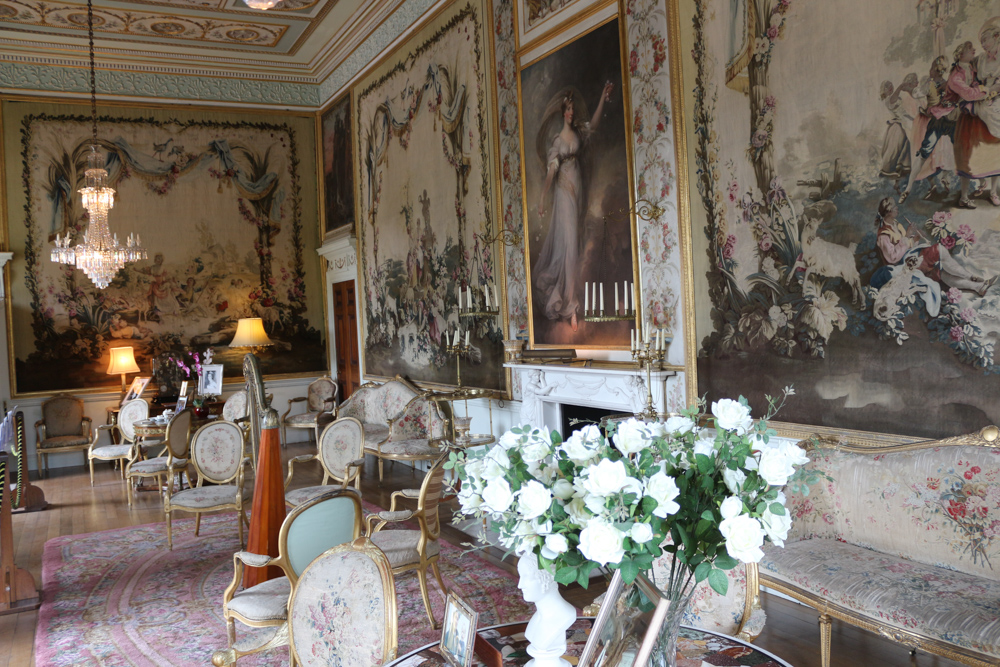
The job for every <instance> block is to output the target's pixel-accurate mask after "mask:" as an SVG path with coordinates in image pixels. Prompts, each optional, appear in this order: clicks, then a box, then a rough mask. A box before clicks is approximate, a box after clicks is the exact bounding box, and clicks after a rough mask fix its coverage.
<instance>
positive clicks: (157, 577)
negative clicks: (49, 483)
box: [35, 503, 534, 667]
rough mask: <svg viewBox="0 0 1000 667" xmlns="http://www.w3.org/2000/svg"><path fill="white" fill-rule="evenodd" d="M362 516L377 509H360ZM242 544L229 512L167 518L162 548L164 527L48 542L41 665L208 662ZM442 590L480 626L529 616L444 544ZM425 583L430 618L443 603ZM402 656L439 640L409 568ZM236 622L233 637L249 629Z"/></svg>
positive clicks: (501, 586) (271, 661) (403, 579)
mask: <svg viewBox="0 0 1000 667" xmlns="http://www.w3.org/2000/svg"><path fill="white" fill-rule="evenodd" d="M365 509H366V510H372V509H374V507H373V506H371V505H368V504H367V503H365ZM238 548H239V539H238V537H237V534H236V523H235V519H234V517H233V515H232V514H222V515H215V516H210V517H205V518H203V519H202V522H201V535H200V536H198V537H195V535H194V519H193V518H192V519H182V520H179V521H176V520H175V521H174V550H173V551H167V537H166V526H165V524H164V523H163V522H160V523H155V524H146V525H142V526H135V527H131V528H119V529H116V530H108V531H103V532H99V533H88V534H84V535H69V536H65V537H57V538H55V539H52V540H49V541H48V542H46V543H45V552H44V554H43V557H42V558H43V561H42V607H41V609H40V610H39V614H38V627H37V630H36V631H35V664H36V665H37V666H38V667H62V666H68V665H74V666H81V665H95V666H96V665H100V666H101V667H119V666H120V667H154V666H155V667H168V666H177V667H181V666H184V667H187V666H189V665H210V664H211V660H212V653H213V652H214V651H215V650H217V649H221V648H225V647H226V624H225V622H224V621H223V619H222V593H223V591H224V590H225V589H226V586H228V585H229V582H230V581H232V577H233V552H234V551H236V550H237V549H238ZM440 565H441V574H442V576H443V577H444V580H445V584H446V585H447V586H448V587H449V588H451V589H453V590H454V591H455V592H456V594H457V595H459V597H461V598H462V599H464V600H466V601H467V602H468V603H469V604H471V605H472V607H473V608H475V609H477V610H478V611H479V614H480V616H479V622H480V624H481V625H493V624H495V623H506V622H510V621H519V620H527V619H528V618H529V617H530V616H531V613H532V612H533V611H534V609H533V607H532V606H531V605H528V604H527V603H525V602H524V601H523V599H522V598H521V594H520V593H521V592H520V591H519V590H518V589H517V578H516V576H515V575H512V574H510V573H508V572H506V571H504V570H501V569H500V568H497V567H495V566H493V565H491V564H489V563H487V562H486V561H484V560H482V559H481V558H479V557H478V556H476V555H474V554H468V553H466V554H463V553H462V550H461V549H459V548H457V547H454V546H452V545H450V544H448V543H446V542H444V541H443V540H442V542H441V561H440ZM428 578H429V580H430V582H429V584H430V596H431V604H432V606H433V607H434V615H435V617H436V618H437V620H438V622H441V620H442V619H443V615H444V601H443V599H442V596H441V592H440V587H439V586H438V585H437V582H436V581H434V577H433V575H431V576H429V577H428ZM396 599H397V606H398V610H399V652H398V653H399V655H402V654H404V653H407V652H408V651H412V650H413V649H415V648H419V647H421V646H423V645H425V644H428V643H430V642H433V641H437V640H439V639H440V638H441V631H440V630H432V629H431V627H430V623H429V622H428V620H427V614H426V612H425V611H424V604H423V601H422V599H421V597H420V585H419V583H418V581H417V576H416V573H415V572H409V573H406V574H402V575H400V576H398V577H396ZM248 631H249V629H248V628H246V626H242V625H240V624H239V623H237V624H236V633H237V637H239V636H241V633H245V632H248ZM287 664H288V649H287V648H279V649H274V650H272V651H270V652H267V653H262V654H258V655H255V656H250V657H248V658H243V659H241V660H240V661H239V662H238V663H237V665H240V666H242V667H252V666H267V667H271V666H272V665H274V666H278V665H287Z"/></svg>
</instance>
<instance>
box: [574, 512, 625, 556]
mask: <svg viewBox="0 0 1000 667" xmlns="http://www.w3.org/2000/svg"><path fill="white" fill-rule="evenodd" d="M624 538H625V533H623V532H622V531H620V530H618V529H617V528H615V527H614V525H613V524H611V523H608V522H607V521H604V520H603V519H591V520H590V523H588V524H587V527H586V528H584V529H583V530H582V531H580V547H579V548H580V553H582V554H583V556H584V558H586V559H587V560H592V561H594V562H595V563H597V564H598V565H607V564H608V563H620V562H621V560H622V557H623V556H624V555H625V549H623V548H622V543H623V540H624Z"/></svg>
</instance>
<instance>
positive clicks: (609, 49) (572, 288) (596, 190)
mask: <svg viewBox="0 0 1000 667" xmlns="http://www.w3.org/2000/svg"><path fill="white" fill-rule="evenodd" d="M520 77H521V117H520V125H521V137H522V141H521V151H522V156H521V157H522V160H521V164H522V169H523V172H522V173H523V175H524V195H525V196H524V219H525V221H526V223H527V224H526V232H525V234H526V242H525V249H526V254H527V258H528V279H529V284H530V301H529V313H530V330H531V332H530V333H531V344H532V345H533V346H552V345H556V346H574V347H577V348H608V347H619V348H626V347H628V345H629V331H631V329H632V327H633V326H634V323H633V322H632V321H631V320H623V321H617V322H586V321H584V307H585V306H588V305H589V306H590V308H591V309H594V308H595V306H594V303H593V297H594V293H593V289H591V293H590V295H589V297H585V295H584V288H585V285H586V283H590V284H591V285H594V284H598V285H603V286H604V288H603V294H604V308H605V312H606V313H607V314H609V315H610V314H611V313H612V312H613V311H614V307H615V293H616V289H617V291H618V303H619V307H620V308H621V309H622V310H621V311H620V312H624V306H625V284H626V283H629V284H630V285H635V284H636V282H637V281H636V276H637V271H636V269H635V255H634V252H633V238H634V236H633V224H632V217H631V215H630V214H629V207H630V202H629V183H630V180H629V173H630V172H629V162H628V137H627V129H626V121H625V119H626V111H625V98H624V95H623V92H622V58H621V39H620V35H619V23H618V19H617V18H615V19H612V20H611V21H609V22H607V23H605V24H603V25H601V26H600V27H598V28H596V29H594V30H592V31H590V32H588V33H587V34H585V35H583V36H581V37H579V38H577V39H576V40H575V41H573V42H571V43H569V44H567V45H565V46H562V47H561V48H559V49H558V50H556V51H555V52H553V53H551V54H549V55H547V56H545V57H543V58H542V59H540V60H538V61H537V62H534V63H532V64H530V65H528V66H527V67H524V68H523V69H522V70H521V73H520ZM630 292H631V294H629V301H630V302H631V301H632V300H633V299H634V297H635V296H636V295H638V293H639V291H638V290H634V289H630ZM600 298H601V292H600V291H598V293H597V299H598V304H597V308H599V307H600ZM588 301H589V302H590V303H589V304H588Z"/></svg>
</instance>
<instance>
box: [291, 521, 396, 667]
mask: <svg viewBox="0 0 1000 667" xmlns="http://www.w3.org/2000/svg"><path fill="white" fill-rule="evenodd" d="M317 618H322V619H324V622H323V623H317V622H316V619H317ZM396 623H397V619H396V585H395V582H394V581H393V577H392V573H391V572H390V570H389V562H388V560H387V559H386V557H385V554H383V553H382V552H381V551H379V549H378V548H377V547H376V546H374V545H373V544H372V543H371V541H369V540H368V539H366V538H363V537H362V538H360V539H357V540H355V541H354V542H351V543H350V544H342V545H340V546H339V547H335V548H333V549H330V550H329V551H327V552H325V553H323V554H322V555H320V556H319V557H318V558H317V559H316V560H314V561H313V562H312V563H311V564H310V565H309V567H307V568H306V570H305V572H303V573H302V576H301V577H299V580H298V582H297V583H296V584H295V587H294V589H293V590H292V597H291V600H289V602H288V624H289V629H290V635H291V637H290V640H291V645H292V662H293V663H296V664H299V665H302V667H327V665H338V666H339V667H371V666H372V665H384V664H386V663H387V662H389V661H391V660H394V659H395V658H396V648H397V625H396Z"/></svg>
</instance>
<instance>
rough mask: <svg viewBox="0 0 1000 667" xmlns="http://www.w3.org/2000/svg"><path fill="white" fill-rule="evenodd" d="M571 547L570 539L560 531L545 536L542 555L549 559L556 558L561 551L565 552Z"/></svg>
mask: <svg viewBox="0 0 1000 667" xmlns="http://www.w3.org/2000/svg"><path fill="white" fill-rule="evenodd" d="M568 549H569V540H567V539H566V538H565V537H564V536H563V535H559V534H558V533H557V534H555V535H549V536H548V537H546V538H545V544H544V545H543V546H542V556H544V557H545V558H548V559H549V560H553V559H555V557H556V556H558V555H559V554H561V553H565V552H566V551H567V550H568Z"/></svg>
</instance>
